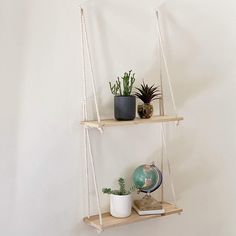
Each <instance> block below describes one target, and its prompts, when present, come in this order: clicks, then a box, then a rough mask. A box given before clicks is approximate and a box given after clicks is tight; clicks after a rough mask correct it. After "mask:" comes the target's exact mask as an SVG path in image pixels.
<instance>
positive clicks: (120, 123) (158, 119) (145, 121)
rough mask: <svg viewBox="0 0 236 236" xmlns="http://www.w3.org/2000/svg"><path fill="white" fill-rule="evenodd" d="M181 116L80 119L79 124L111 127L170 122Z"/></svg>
mask: <svg viewBox="0 0 236 236" xmlns="http://www.w3.org/2000/svg"><path fill="white" fill-rule="evenodd" d="M183 119H184V118H183V117H176V116H153V117H151V118H150V119H140V118H136V119H134V120H128V121H117V120H115V119H106V120H101V122H100V124H99V122H98V121H97V120H91V121H82V122H81V124H82V125H85V126H87V127H90V128H100V127H111V126H123V125H139V124H148V123H158V122H170V121H181V120H183Z"/></svg>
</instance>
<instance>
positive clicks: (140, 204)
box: [134, 194, 163, 211]
mask: <svg viewBox="0 0 236 236" xmlns="http://www.w3.org/2000/svg"><path fill="white" fill-rule="evenodd" d="M134 205H135V207H136V208H137V209H139V210H140V211H153V210H162V209H163V208H162V204H161V203H160V202H158V201H157V200H156V199H155V198H153V197H152V196H151V195H150V194H146V195H145V196H144V197H143V198H142V199H140V200H135V201H134Z"/></svg>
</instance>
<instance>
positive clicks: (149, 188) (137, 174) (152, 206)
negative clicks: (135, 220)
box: [133, 164, 165, 215]
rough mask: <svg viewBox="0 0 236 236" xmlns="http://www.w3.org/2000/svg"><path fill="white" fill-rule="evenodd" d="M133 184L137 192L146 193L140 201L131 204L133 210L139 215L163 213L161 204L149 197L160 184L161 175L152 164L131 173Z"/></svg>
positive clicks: (142, 166)
mask: <svg viewBox="0 0 236 236" xmlns="http://www.w3.org/2000/svg"><path fill="white" fill-rule="evenodd" d="M133 183H134V185H135V187H136V188H137V189H138V191H139V192H143V193H146V195H145V196H144V197H143V198H142V199H140V200H135V201H134V204H133V208H134V209H135V210H136V211H137V213H138V214H139V215H150V214H162V213H164V212H165V210H164V209H163V208H162V204H161V203H160V202H158V201H157V200H156V199H154V198H153V197H152V196H151V195H150V193H152V192H154V191H155V190H157V189H158V188H159V187H160V186H161V184H162V173H161V171H160V170H159V169H158V168H157V167H156V166H155V165H154V164H151V165H148V164H145V165H141V166H138V167H137V168H136V169H135V170H134V173H133Z"/></svg>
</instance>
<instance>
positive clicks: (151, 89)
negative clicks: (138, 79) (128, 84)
mask: <svg viewBox="0 0 236 236" xmlns="http://www.w3.org/2000/svg"><path fill="white" fill-rule="evenodd" d="M154 85H155V84H153V85H152V86H149V85H148V84H145V83H144V81H143V83H142V84H141V87H140V88H136V89H137V90H138V91H137V92H136V93H135V94H134V95H135V96H136V97H138V98H139V99H140V100H142V101H143V102H144V103H146V104H149V103H150V102H151V101H153V100H157V99H160V98H161V91H160V90H159V86H157V87H155V86H154Z"/></svg>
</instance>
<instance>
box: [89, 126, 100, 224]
mask: <svg viewBox="0 0 236 236" xmlns="http://www.w3.org/2000/svg"><path fill="white" fill-rule="evenodd" d="M86 133H87V139H88V150H89V155H90V164H91V168H92V174H93V182H94V187H95V193H96V201H97V207H98V215H99V223H100V225H102V212H101V205H100V198H99V193H98V185H97V177H96V172H95V167H94V161H93V153H92V149H91V141H90V136H89V131H88V129H86Z"/></svg>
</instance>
